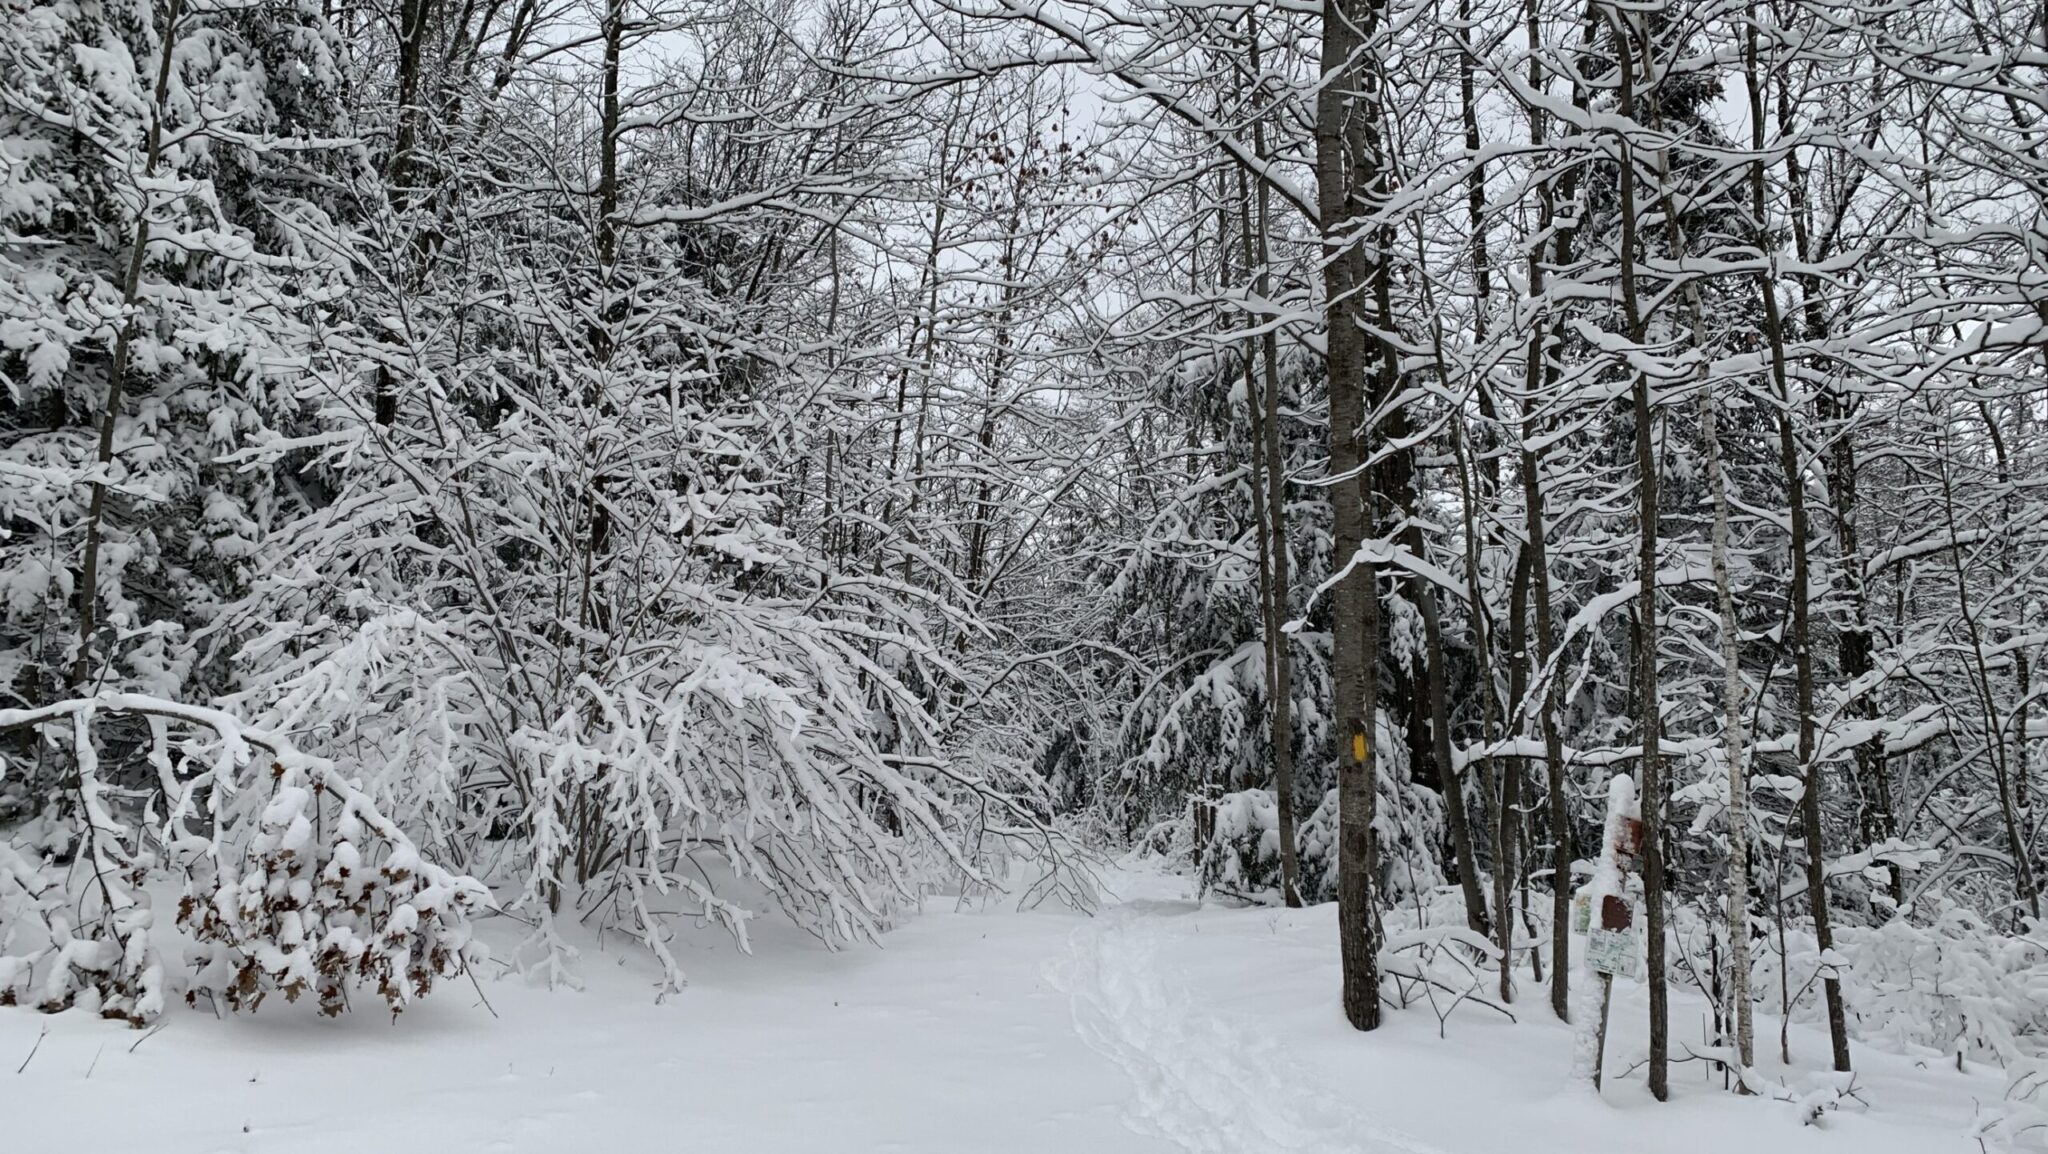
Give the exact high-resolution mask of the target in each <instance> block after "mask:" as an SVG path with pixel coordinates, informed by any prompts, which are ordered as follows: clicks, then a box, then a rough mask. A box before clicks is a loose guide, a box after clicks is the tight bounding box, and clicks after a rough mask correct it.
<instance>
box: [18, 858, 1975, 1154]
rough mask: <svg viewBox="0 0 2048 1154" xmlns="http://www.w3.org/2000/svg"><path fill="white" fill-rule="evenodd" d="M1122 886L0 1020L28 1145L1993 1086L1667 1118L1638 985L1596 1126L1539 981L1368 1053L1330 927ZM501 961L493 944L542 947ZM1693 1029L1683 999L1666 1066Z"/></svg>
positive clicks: (990, 1126)
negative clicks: (354, 1005)
mask: <svg viewBox="0 0 2048 1154" xmlns="http://www.w3.org/2000/svg"><path fill="white" fill-rule="evenodd" d="M1106 881H1107V884H1108V886H1109V888H1110V890H1111V891H1112V892H1113V894H1114V896H1113V897H1112V898H1111V899H1110V900H1109V901H1108V903H1107V904H1106V906H1105V908H1104V909H1103V910H1102V911H1101V912H1099V913H1098V914H1096V915H1095V916H1092V917H1090V916H1086V915H1082V914H1079V913H1075V912H1073V911H1070V910H1064V909H1046V908H1041V909H1036V910H1032V911H1028V912H1019V911H1016V910H1015V909H1013V908H1011V907H1010V906H1008V905H1006V904H1002V903H999V902H991V903H988V904H986V905H982V904H971V905H968V906H966V907H964V908H963V907H961V906H960V905H959V904H958V903H957V902H956V901H955V900H954V899H951V898H932V899H929V900H928V901H927V903H926V909H925V911H924V912H923V913H922V914H920V915H919V916H917V917H914V918H912V919H910V920H908V921H907V922H906V923H904V924H903V925H902V926H900V927H899V928H897V929H895V930H892V931H891V932H889V933H888V934H887V935H885V936H884V938H883V944H882V947H881V948H865V949H849V950H842V951H837V952H834V951H828V950H826V949H824V948H823V947H822V946H821V945H819V944H818V943H816V942H815V941H814V940H813V939H811V938H810V937H808V936H806V935H804V934H802V933H801V932H800V931H797V930H795V929H794V928H792V927H790V926H789V925H788V924H787V923H784V922H781V921H766V920H764V922H763V923H761V924H758V925H757V926H756V927H755V932H754V936H753V946H754V951H755V952H754V956H753V957H747V956H744V955H741V954H740V953H738V952H737V951H736V950H735V949H734V948H733V946H732V943H731V939H730V937H729V936H727V935H726V934H725V933H724V932H723V931H722V930H719V929H716V928H710V929H702V930H692V931H689V932H687V933H685V934H682V935H680V936H679V937H678V938H677V940H676V941H675V942H674V943H672V946H671V948H672V949H674V950H675V951H676V952H677V954H678V955H679V957H681V958H682V961H683V965H684V967H685V968H686V969H687V970H688V971H689V973H690V974H691V975H692V981H691V984H690V985H689V986H688V987H687V988H685V989H684V990H682V991H681V992H680V993H677V994H674V995H671V996H669V997H668V998H667V999H665V1000H664V1001H663V1002H662V1003H661V1004H657V1003H656V1000H655V991H656V990H657V989H658V988H659V987H660V986H661V984H662V973H661V969H660V966H659V964H658V963H657V962H656V961H654V959H652V958H651V957H650V956H649V955H648V954H647V953H646V951H645V950H644V949H643V948H641V947H639V946H638V945H637V944H635V943H632V942H631V941H629V940H627V939H624V938H622V937H619V936H617V935H607V936H606V937H605V938H604V940H603V941H601V942H600V941H599V940H597V939H596V938H594V937H593V938H589V939H586V940H584V941H583V942H582V943H581V944H582V945H583V947H584V952H583V955H582V957H581V958H580V959H579V961H578V962H577V972H578V976H579V977H580V978H581V979H582V980H583V983H584V988H583V989H582V990H581V991H578V992H571V991H567V990H556V991H549V990H546V989H543V988H540V987H537V986H533V985H529V984H528V983H526V982H525V981H523V980H522V979H521V978H519V977H517V976H512V975H506V976H500V977H496V978H493V977H492V976H490V975H488V974H487V975H485V976H484V980H482V981H481V982H480V983H479V985H478V986H477V987H476V988H474V989H473V988H472V987H471V986H470V985H469V984H468V983H466V982H451V983H447V984H446V985H444V986H443V987H441V989H440V990H439V991H438V992H437V993H436V994H435V995H434V996H432V997H430V998H427V999H425V1000H424V1001H422V1002H420V1003H418V1004H417V1005H415V1006H414V1007H413V1008H412V1009H409V1010H408V1011H406V1012H405V1013H404V1014H403V1015H401V1016H399V1017H398V1018H397V1019H396V1020H395V1021H394V1020H393V1019H391V1018H390V1017H389V1016H387V1015H385V1014H382V1013H380V1012H378V1011H377V1010H376V1009H375V1008H374V1007H371V1006H365V1007H362V1008H360V1009H359V1010H358V1012H356V1013H353V1014H349V1015H344V1016H343V1017H342V1018H340V1019H334V1020H330V1019H324V1018H320V1017H319V1016H317V1013H316V1012H315V1007H314V1006H313V1004H312V1003H313V1000H312V999H310V998H309V999H305V1000H302V1001H301V1002H300V1003H299V1004H297V1005H290V1006H288V1005H285V1004H283V1003H282V1002H281V1001H276V1000H273V1001H271V1002H268V1003H266V1004H265V1006H264V1007H263V1008H262V1009H261V1010H260V1011H259V1012H257V1013H255V1014H239V1015H227V1016H225V1017H223V1018H221V1019H215V1018H214V1017H213V1016H212V1015H210V1014H208V1013H206V1012H205V1010H204V1008H203V1006H202V1008H201V1009H199V1010H176V1009H174V1010H173V1011H171V1012H170V1013H169V1014H168V1015H167V1016H166V1018H165V1022H166V1024H165V1025H164V1027H163V1028H162V1029H161V1030H160V1031H159V1032H156V1033H150V1032H146V1031H136V1030H131V1029H129V1028H127V1027H126V1026H124V1025H122V1024H119V1023H115V1022H109V1021H104V1020H101V1019H99V1018H97V1017H93V1016H90V1015H88V1014H85V1013H82V1012H79V1011H76V1010H74V1011H70V1012H67V1013H63V1014H58V1015H53V1016H44V1015H41V1014H36V1013H33V1012H30V1011H27V1010H20V1009H16V1010H5V1011H0V1110H4V1112H5V1116H6V1118H7V1122H6V1133H7V1139H8V1141H7V1143H6V1146H7V1148H8V1149H10V1150H24V1151H39V1150H55V1149H64V1150H74V1151H80V1152H82V1154H94V1152H98V1151H110V1152H111V1151H131V1150H149V1151H152V1152H153V1154H156V1152H161V1154H220V1152H228V1151H235V1152H258V1151H289V1152H292V1154H321V1152H326V1151H350V1152H359V1151H362V1150H434V1151H580V1150H593V1151H601V1150H625V1149H648V1150H677V1151H728V1150H730V1151H738V1150H745V1151H748V1152H749V1154H777V1152H796V1151H834V1152H867V1151H877V1152H879V1151H889V1152H898V1154H910V1152H929V1154H941V1152H944V1154H962V1152H982V1151H986V1152H990V1154H1005V1152H1014V1154H1024V1152H1031V1154H1170V1152H1172V1151H1193V1152H1200V1154H1263V1152H1266V1151H1274V1150H1284V1151H1308V1152H1323V1154H1337V1152H1358V1154H1500V1152H1505V1151H1510V1150H1513V1151H1527V1152H1532V1154H1538V1152H1541V1154H1548V1152H1551V1151H1559V1152H1564V1151H1573V1152H1584V1154H1623V1152H1627V1154H1692V1152H1695V1151H1697V1152H1701V1154H1705V1152H1707V1151H1713V1152H1715V1154H1725V1152H1726V1151H1728V1150H1731V1149H1734V1150H1739V1151H1742V1152H1744V1154H1766V1152H1768V1154H1781V1152H1782V1154H1798V1152H1806V1151H1813V1152H1816V1154H1818V1152H1827V1151H1841V1152H1843V1154H1848V1152H1851V1151H1854V1152H1856V1154H1946V1152H1949V1151H1954V1152H1956V1154H1963V1152H1965V1151H1970V1152H1974V1151H1976V1150H1977V1149H1978V1147H1977V1144H1976V1142H1975V1141H1974V1140H1973V1139H1971V1138H1969V1137H1967V1136H1966V1134H1965V1129H1966V1127H1967V1126H1968V1125H1969V1124H1970V1122H1971V1119H1972V1116H1973V1113H1974V1105H1973V1103H1974V1102H1975V1101H1982V1102H1985V1103H1987V1104H1988V1103H1990V1102H1993V1101H1996V1100H1997V1098H1998V1097H1999V1091H2000V1087H2001V1085H2002V1083H2001V1080H2000V1078H1999V1077H1998V1075H1997V1072H1996V1071H1987V1070H1980V1069H1978V1068H1977V1067H1976V1066H1974V1065H1972V1067H1971V1069H1970V1070H1969V1071H1968V1072H1965V1073H1958V1072H1957V1071H1956V1070H1955V1068H1954V1066H1953V1064H1952V1062H1943V1061H1940V1060H1938V1059H1921V1060H1918V1061H1916V1060H1913V1059H1908V1058H1904V1057H1899V1056H1895V1055H1891V1054H1886V1053H1882V1052H1879V1051H1876V1050H1873V1049H1871V1048H1869V1047H1865V1046H1860V1045H1859V1046H1858V1047H1857V1049H1856V1059H1857V1062H1858V1073H1857V1076H1856V1083H1855V1085H1856V1088H1857V1093H1858V1095H1859V1096H1860V1097H1861V1098H1862V1099H1863V1100H1864V1101H1865V1102H1867V1103H1868V1107H1867V1109H1863V1110H1860V1111H1858V1112H1854V1113H1849V1112H1843V1111H1831V1112H1828V1113H1826V1114H1824V1115H1823V1116H1822V1118H1821V1119H1820V1122H1819V1124H1818V1125H1813V1126H1807V1125H1802V1124H1801V1122H1800V1120H1799V1113H1798V1110H1797V1108H1796V1107H1795V1106H1794V1105H1792V1104H1789V1103H1787V1102H1780V1101H1771V1100H1766V1099H1763V1098H1747V1099H1744V1098H1738V1097H1736V1096H1734V1095H1733V1094H1731V1093H1729V1092H1727V1091H1725V1090H1723V1089H1722V1088H1721V1080H1720V1078H1719V1077H1718V1075H1716V1074H1714V1073H1713V1072H1712V1071H1711V1070H1710V1069H1708V1067H1707V1065H1706V1063H1704V1062H1693V1063H1682V1064H1678V1065H1676V1066H1675V1067H1674V1076H1673V1079H1672V1091H1673V1094H1672V1101H1671V1102H1669V1103H1665V1104H1659V1103H1656V1102H1655V1101H1653V1100H1652V1099H1651V1098H1650V1097H1649V1094H1648V1091H1647V1090H1646V1089H1645V1088H1644V1086H1643V1084H1642V1080H1641V1076H1640V1073H1637V1074H1635V1075H1624V1073H1623V1071H1624V1070H1625V1069H1626V1067H1627V1066H1628V1065H1629V1064H1630V1063H1631V1062H1632V1061H1633V1060H1634V1059H1635V1058H1636V1057H1639V1056H1640V1051H1641V1047H1642V1041H1641V1040H1642V1039H1643V1038H1644V1037H1645V1036H1646V1030H1645V1027H1644V1022H1645V1014H1646V1010H1645V1005H1644V997H1643V990H1642V988H1641V987H1640V986H1638V985H1637V984H1636V983H1633V982H1630V981H1626V980H1621V981H1617V982H1616V984H1615V1003H1614V1024H1613V1028H1612V1032H1611V1034H1610V1043H1609V1047H1608V1061H1609V1066H1608V1078H1607V1089H1606V1091H1605V1093H1604V1094H1603V1095H1602V1096H1601V1097H1599V1098H1596V1097H1594V1096H1593V1093H1592V1090H1591V1089H1590V1087H1584V1086H1579V1085H1573V1084H1568V1083H1567V1070H1568V1055H1569V1051H1570V1046H1571V1036H1570V1031H1569V1029H1568V1028H1567V1027H1565V1026H1564V1025H1562V1024H1560V1023H1558V1022H1556V1021H1554V1020H1553V1019H1552V1018H1551V1017H1550V1014H1549V1012H1548V1009H1547V1003H1546V1002H1545V999H1544V997H1543V996H1542V995H1541V993H1540V991H1538V990H1537V989H1536V988H1535V987H1533V986H1531V985H1529V984H1528V983H1527V982H1526V981H1524V983H1523V985H1522V991H1521V994H1520V996H1519V1000H1518V1001H1517V1002H1516V1003H1515V1006H1514V1009H1515V1012H1516V1015H1517V1017H1518V1019H1519V1020H1518V1021H1516V1022H1509V1021H1508V1020H1507V1019H1506V1018H1504V1017H1501V1016H1499V1015H1496V1014H1494V1013H1492V1012H1490V1011H1487V1010H1484V1009H1480V1008H1467V1009H1461V1010H1459V1011H1458V1012H1457V1013H1454V1014H1453V1015H1451V1017H1450V1018H1449V1021H1448V1022H1447V1023H1446V1024H1445V1026H1444V1027H1443V1034H1442V1036H1441V1037H1440V1036H1439V1025H1438V1021H1437V1019H1436V1016H1435V1015H1434V1014H1432V1013H1430V1012H1429V1010H1428V1009H1427V1008H1426V1007H1424V1008H1418V1009H1410V1010H1406V1011H1396V1012H1392V1013H1390V1014H1389V1015H1388V1016H1387V1024H1386V1025H1385V1026H1384V1027H1383V1028H1382V1029H1381V1030H1380V1031H1378V1032H1377V1033H1374V1034H1370V1035H1361V1034H1358V1033H1355V1032H1353V1031H1351V1030H1350V1029H1349V1028H1348V1027H1346V1025H1345V1024H1344V1021H1343V1018H1342V1016H1341V1015H1340V1014H1339V1012H1338V1010H1337V1007H1336V999H1335V993H1336V989H1337V954H1336V948H1335V946H1336V941H1335V934H1336V928H1335V927H1336V910H1335V907H1334V906H1332V905H1322V906H1316V907H1312V908H1309V909H1305V910H1278V909H1266V908H1238V907H1234V906H1230V905H1221V904H1217V903H1215V902H1210V903H1207V904H1202V905H1197V903H1195V902H1194V901H1193V900H1191V898H1190V895H1191V893H1192V888H1191V886H1192V883H1191V881H1189V880H1188V879H1184V878H1179V877H1172V876H1166V875H1161V874H1155V873H1148V872H1140V871H1133V870H1119V871H1114V872H1112V873H1111V874H1110V875H1109V876H1108V877H1107V879H1106ZM484 932H485V933H486V935H491V934H495V935H497V936H498V937H499V938H500V939H501V941H500V942H494V943H493V944H494V945H501V944H506V943H510V942H512V941H515V940H516V939H517V937H518V936H519V935H520V934H521V933H523V932H524V931H523V927H519V926H516V925H509V924H506V923H503V922H493V923H486V925H485V927H484ZM495 953H496V954H497V956H506V955H508V954H509V953H510V951H509V950H507V949H499V950H496V951H495ZM1523 976H1524V978H1526V970H1525V971H1524V973H1523ZM479 992H480V993H481V994H482V995H483V996H484V997H487V998H488V1000H489V1008H488V1009H487V1008H486V1006H485V1005H484V1002H483V999H482V998H480V997H479ZM494 1013H495V1016H494ZM1704 1017H1705V1007H1704V1004H1703V1003H1701V1002H1700V1001H1699V1000H1698V999H1697V998H1696V997H1692V996H1688V994H1687V992H1686V991H1684V990H1681V989H1674V990H1673V997H1672V1021H1673V1027H1674V1028H1673V1033H1674V1036H1675V1041H1674V1045H1675V1046H1681V1047H1682V1046H1683V1045H1685V1043H1686V1041H1687V1040H1688V1038H1690V1037H1691V1036H1692V1035H1696V1034H1700V1033H1702V1029H1703V1028H1702V1027H1699V1026H1697V1025H1695V1024H1696V1023H1699V1022H1701V1021H1702V1020H1703V1019H1704ZM45 1030H46V1031H47V1034H46V1035H45V1034H43V1033H42V1032H43V1031H45ZM1777 1034H1778V1023H1777V1020H1776V1019H1775V1018H1774V1017H1771V1016H1768V1015H1764V1014H1760V1015H1759V1017H1758V1028H1757V1035H1758V1046H1757V1049H1758V1052H1759V1062H1760V1069H1761V1072H1762V1073H1763V1075H1764V1077H1765V1078H1766V1079H1768V1080H1770V1081H1771V1082H1773V1083H1778V1082H1782V1083H1784V1084H1785V1085H1786V1086H1787V1087H1788V1088H1789V1090H1790V1092H1791V1095H1792V1096H1798V1095H1800V1094H1804V1093H1806V1092H1807V1091H1809V1090H1811V1089H1813V1088H1814V1087H1816V1086H1818V1085H1820V1084H1821V1082H1823V1081H1825V1080H1826V1079H1825V1076H1822V1077H1821V1078H1819V1079H1818V1080H1816V1078H1815V1075H1816V1074H1817V1073H1818V1066H1817V1064H1818V1063H1824V1062H1825V1060H1826V1055H1827V1044H1826V1039H1825V1037H1824V1036H1823V1035H1821V1034H1819V1033H1816V1032H1813V1031H1810V1030H1808V1029H1806V1028H1805V1027H1794V1029H1793V1031H1792V1036H1791V1037H1792V1048H1793V1053H1794V1057H1795V1058H1796V1059H1799V1060H1800V1062H1801V1065H1800V1066H1799V1067H1798V1068H1797V1069H1794V1070H1791V1071H1786V1070H1783V1069H1780V1068H1779V1067H1778V1066H1777V1065H1776V1064H1775V1056H1776V1049H1777V1045H1776V1042H1777ZM1691 1040H1692V1044H1693V1046H1694V1047H1695V1048H1696V1049H1703V1048H1704V1047H1705V1045H1706V1042H1705V1040H1704V1039H1703V1038H1692V1039H1691ZM32 1051H33V1054H32V1056H31V1052H32ZM1680 1052H1681V1053H1682V1050H1681V1051H1680ZM24 1061H25V1067H24V1068H23V1069H22V1070H21V1072H19V1073H16V1072H15V1067H17V1066H23V1065H24ZM1851 1105H1852V1106H1854V1103H1851Z"/></svg>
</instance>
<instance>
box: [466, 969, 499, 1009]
mask: <svg viewBox="0 0 2048 1154" xmlns="http://www.w3.org/2000/svg"><path fill="white" fill-rule="evenodd" d="M462 972H463V973H465V974H468V975H469V984H470V986H471V987H472V988H473V989H475V990H476V996H477V1000H478V1001H480V1002H482V1003H483V1004H484V1009H486V1010H490V1012H491V1017H493V1018H495V1017H497V1016H498V1011H497V1010H496V1009H494V1008H493V1007H492V1006H491V1000H490V999H489V998H487V997H484V987H483V983H481V982H479V981H477V980H476V969H475V968H474V967H472V966H464V967H462Z"/></svg>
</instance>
